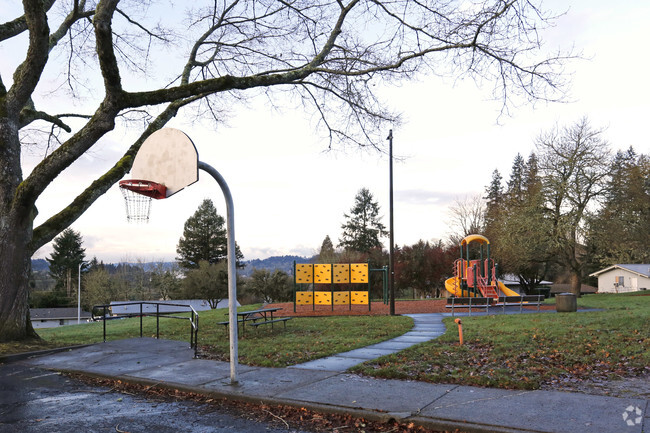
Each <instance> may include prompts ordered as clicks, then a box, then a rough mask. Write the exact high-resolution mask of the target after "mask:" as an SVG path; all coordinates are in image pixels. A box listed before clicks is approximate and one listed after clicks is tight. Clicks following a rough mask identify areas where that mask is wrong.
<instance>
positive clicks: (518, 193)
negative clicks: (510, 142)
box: [507, 153, 526, 201]
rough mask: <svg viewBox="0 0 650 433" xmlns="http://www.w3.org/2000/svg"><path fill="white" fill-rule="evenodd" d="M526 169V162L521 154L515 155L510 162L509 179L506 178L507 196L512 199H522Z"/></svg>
mask: <svg viewBox="0 0 650 433" xmlns="http://www.w3.org/2000/svg"><path fill="white" fill-rule="evenodd" d="M525 171H526V163H525V162H524V158H523V157H522V156H521V154H519V153H518V154H517V156H515V160H514V161H513V163H512V171H511V172H510V179H508V190H507V194H508V198H509V199H510V200H514V201H521V200H523V192H524V172H525Z"/></svg>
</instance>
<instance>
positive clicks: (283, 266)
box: [239, 256, 313, 277]
mask: <svg viewBox="0 0 650 433" xmlns="http://www.w3.org/2000/svg"><path fill="white" fill-rule="evenodd" d="M312 260H313V257H300V256H273V257H269V258H266V259H254V260H245V261H244V263H245V264H246V267H245V268H244V269H242V270H240V271H239V273H240V275H243V276H247V277H248V276H250V275H251V274H252V273H253V270H254V269H268V270H270V271H274V270H276V269H279V270H281V271H284V272H286V273H287V274H289V275H293V262H294V261H295V262H296V263H310V262H311V261H312Z"/></svg>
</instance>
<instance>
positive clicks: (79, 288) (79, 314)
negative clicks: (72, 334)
mask: <svg viewBox="0 0 650 433" xmlns="http://www.w3.org/2000/svg"><path fill="white" fill-rule="evenodd" d="M77 277H79V284H77V325H79V324H80V323H81V263H79V272H78V273H77Z"/></svg>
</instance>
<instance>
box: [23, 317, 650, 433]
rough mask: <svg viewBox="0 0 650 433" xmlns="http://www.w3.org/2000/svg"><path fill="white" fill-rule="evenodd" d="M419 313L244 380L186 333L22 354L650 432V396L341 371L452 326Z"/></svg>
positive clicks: (156, 378) (518, 428)
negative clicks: (357, 343)
mask: <svg viewBox="0 0 650 433" xmlns="http://www.w3.org/2000/svg"><path fill="white" fill-rule="evenodd" d="M414 316H415V317H414V319H415V320H416V326H415V328H414V329H413V330H412V331H411V332H409V333H408V334H406V335H404V336H402V337H398V338H397V339H393V340H391V341H390V342H385V343H389V344H386V345H384V343H380V344H378V345H374V346H371V347H370V348H366V349H362V350H360V351H352V353H351V354H350V352H348V353H347V354H339V355H337V356H335V357H332V358H336V361H337V362H332V363H330V364H327V365H326V364H325V363H324V362H323V363H314V364H313V365H312V366H311V367H309V366H308V365H307V366H306V365H305V364H303V365H302V366H297V367H294V368H260V367H249V366H240V367H239V383H238V384H231V383H230V380H229V377H230V370H229V364H228V363H224V362H218V361H210V360H205V359H193V358H192V357H193V350H192V349H190V348H189V347H188V345H187V343H184V342H180V341H170V340H155V339H150V338H134V339H128V340H120V341H113V342H109V343H100V344H95V345H92V346H88V347H84V348H79V349H74V350H70V351H66V352H60V353H55V354H50V355H46V356H40V357H35V358H32V359H28V360H25V361H21V362H23V363H25V364H26V365H31V366H37V367H42V368H49V369H53V370H61V371H76V372H83V373H86V374H92V375H96V376H102V377H109V378H115V379H120V380H123V381H133V382H139V383H144V384H150V385H154V386H159V387H168V388H171V389H181V390H187V391H192V392H197V393H204V394H209V395H212V396H214V397H224V398H229V399H240V400H244V401H252V402H256V403H260V402H264V403H268V404H284V405H292V406H295V407H306V408H309V409H312V410H317V411H325V412H338V413H349V414H350V415H352V416H356V417H363V418H366V419H370V420H379V421H381V420H384V421H385V420H389V419H395V420H398V421H401V422H413V423H415V424H418V425H423V426H427V427H429V428H433V429H439V430H454V429H460V430H462V431H466V432H527V433H530V432H557V433H564V432H572V433H582V432H584V433H612V432H625V433H628V432H629V433H642V432H643V431H644V427H645V429H646V432H649V433H650V407H649V405H650V403H649V401H648V400H647V399H640V398H615V397H604V396H596V395H588V394H581V393H571V392H560V391H557V392H554V391H509V390H503V389H487V388H477V387H471V386H458V385H442V384H430V383H424V382H411V381H400V380H383V379H373V378H367V377H362V376H357V375H353V374H347V373H344V372H341V371H340V370H341V369H342V368H343V365H345V364H347V363H349V364H350V365H356V363H358V362H360V360H364V359H369V358H366V357H374V356H376V355H379V354H382V353H385V351H393V350H398V349H399V346H398V345H404V347H406V346H408V345H412V344H415V343H417V342H418V341H417V340H419V341H424V340H428V339H431V338H435V335H436V334H438V335H439V334H440V333H442V332H443V328H442V327H441V326H440V325H441V322H440V320H441V316H442V315H433V314H431V315H422V316H420V315H414ZM438 316H440V317H438ZM400 339H402V340H401V341H400ZM382 345H383V346H382ZM367 351H374V352H367ZM328 365H329V366H328Z"/></svg>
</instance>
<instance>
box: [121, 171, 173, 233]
mask: <svg viewBox="0 0 650 433" xmlns="http://www.w3.org/2000/svg"><path fill="white" fill-rule="evenodd" d="M120 191H122V196H123V197H124V204H125V205H126V220H127V221H128V222H130V223H131V222H149V213H150V212H151V199H153V198H155V199H156V200H158V199H161V198H166V191H167V188H166V187H165V185H161V184H159V183H156V182H151V181H148V180H138V179H131V180H121V181H120Z"/></svg>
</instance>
